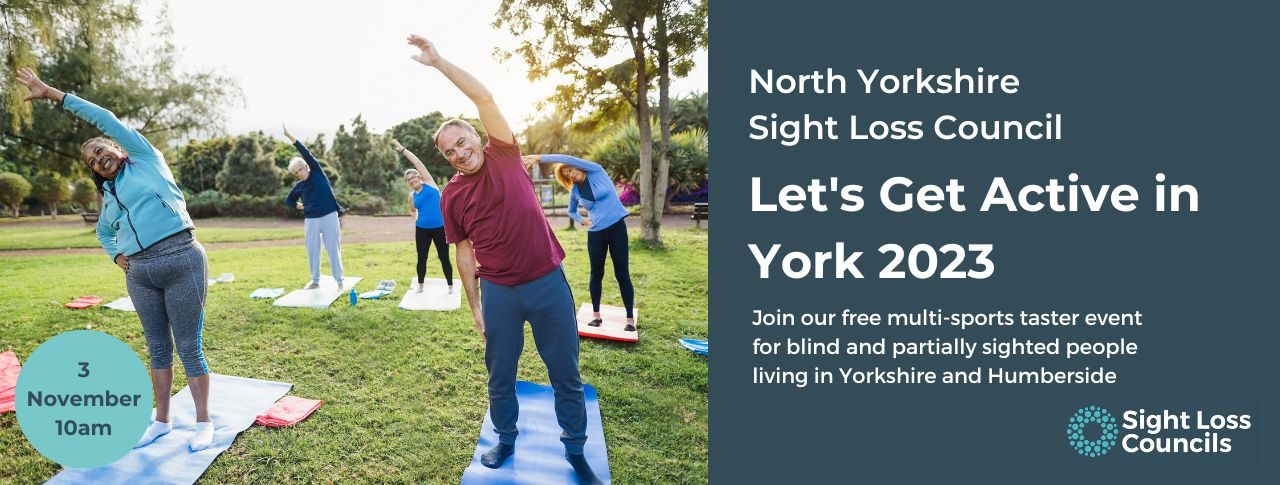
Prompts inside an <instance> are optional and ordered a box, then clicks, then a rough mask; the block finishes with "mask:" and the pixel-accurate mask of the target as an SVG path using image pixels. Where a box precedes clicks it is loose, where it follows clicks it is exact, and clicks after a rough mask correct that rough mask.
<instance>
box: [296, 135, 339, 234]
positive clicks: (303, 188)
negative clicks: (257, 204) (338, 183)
mask: <svg viewBox="0 0 1280 485" xmlns="http://www.w3.org/2000/svg"><path fill="white" fill-rule="evenodd" d="M293 147H294V148H297V149H298V153H299V154H301V155H302V159H303V160H305V161H306V162H307V167H309V168H310V169H311V175H308V176H307V179H306V180H303V181H299V182H298V183H296V184H294V185H293V190H290V191H289V196H288V197H285V198H284V205H286V206H289V207H290V208H292V207H293V206H294V204H296V203H297V202H298V199H299V198H301V199H302V216H303V217H306V218H307V219H314V218H316V217H324V216H327V215H329V214H330V213H332V212H334V211H337V210H338V199H335V198H334V197H333V186H332V185H330V184H329V177H327V176H325V174H324V170H321V169H320V162H317V161H316V157H313V156H311V152H310V151H307V147H305V146H303V145H302V142H300V141H295V142H293Z"/></svg>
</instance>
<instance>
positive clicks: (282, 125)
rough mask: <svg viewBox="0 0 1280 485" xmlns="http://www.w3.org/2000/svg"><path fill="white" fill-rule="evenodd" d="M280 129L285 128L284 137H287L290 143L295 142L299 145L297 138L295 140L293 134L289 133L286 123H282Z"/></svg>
mask: <svg viewBox="0 0 1280 485" xmlns="http://www.w3.org/2000/svg"><path fill="white" fill-rule="evenodd" d="M280 127H281V128H284V136H285V137H287V138H288V139H289V141H291V142H293V143H297V142H298V139H297V138H294V137H293V134H292V133H289V127H287V126H285V125H284V123H280Z"/></svg>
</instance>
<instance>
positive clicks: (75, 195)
mask: <svg viewBox="0 0 1280 485" xmlns="http://www.w3.org/2000/svg"><path fill="white" fill-rule="evenodd" d="M73 186H74V189H73V190H72V191H71V201H72V202H75V203H76V204H77V205H79V206H80V207H81V208H82V209H83V210H85V211H95V210H97V205H98V188H97V186H95V185H94V184H93V180H92V179H90V178H89V177H80V178H78V179H76V181H75V183H74V184H73Z"/></svg>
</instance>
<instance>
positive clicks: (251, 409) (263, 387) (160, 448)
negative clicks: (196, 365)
mask: <svg viewBox="0 0 1280 485" xmlns="http://www.w3.org/2000/svg"><path fill="white" fill-rule="evenodd" d="M210 379H211V381H210V383H209V418H210V419H212V420H213V425H214V430H213V444H212V445H210V446H209V447H208V448H206V449H204V450H201V451H197V452H192V451H191V450H190V449H189V448H188V447H187V440H189V439H191V435H192V434H193V433H194V432H195V424H196V407H195V403H194V402H192V400H191V389H190V388H189V387H184V388H182V390H181V391H179V392H178V394H177V395H176V396H173V400H172V401H171V404H170V405H169V406H170V417H171V419H170V422H171V423H173V425H174V426H173V431H170V432H169V434H166V435H164V436H161V437H159V438H157V439H156V440H155V441H153V442H152V443H151V444H149V445H147V446H143V447H141V448H134V449H133V450H132V451H130V452H129V453H128V454H126V455H124V456H123V457H121V458H120V459H119V460H116V461H114V462H112V463H111V464H109V465H105V466H101V467H98V468H63V469H62V471H61V472H58V474H57V475H54V476H53V478H51V479H49V481H48V482H46V483H49V484H62V483H68V484H70V483H75V484H79V483H93V484H95V485H101V484H109V483H120V484H125V483H184V484H190V483H195V481H196V479H199V478H200V475H203V474H204V471H205V470H206V469H208V468H209V465H211V464H213V460H214V459H215V458H217V457H218V455H219V454H221V453H222V452H223V451H226V450H227V448H230V447H231V442H232V441H234V440H235V438H236V436H237V435H239V434H240V432H241V431H244V430H245V429H247V428H248V427H249V426H251V425H253V421H254V419H255V418H256V417H257V416H258V413H261V412H262V411H264V410H266V409H267V408H270V407H271V405H272V404H275V402H276V400H277V399H280V397H281V396H284V395H285V393H287V392H289V388H291V387H293V384H289V383H285V382H272V381H260V380H258V379H249V378H245V377H234V376H224V375H219V374H210Z"/></svg>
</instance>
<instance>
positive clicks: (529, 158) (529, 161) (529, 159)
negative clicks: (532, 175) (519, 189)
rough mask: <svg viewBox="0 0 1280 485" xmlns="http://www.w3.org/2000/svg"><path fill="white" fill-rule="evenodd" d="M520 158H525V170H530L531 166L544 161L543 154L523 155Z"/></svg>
mask: <svg viewBox="0 0 1280 485" xmlns="http://www.w3.org/2000/svg"><path fill="white" fill-rule="evenodd" d="M520 158H521V159H522V160H524V169H525V170H528V169H529V168H530V167H532V166H534V165H536V164H538V163H541V162H542V156H541V155H521V156H520Z"/></svg>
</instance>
